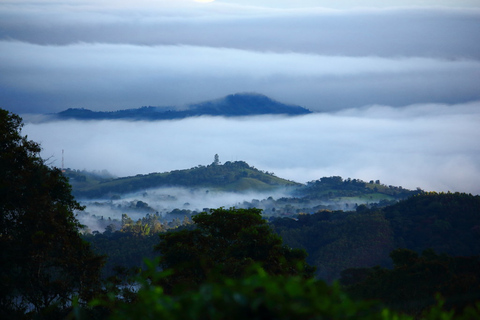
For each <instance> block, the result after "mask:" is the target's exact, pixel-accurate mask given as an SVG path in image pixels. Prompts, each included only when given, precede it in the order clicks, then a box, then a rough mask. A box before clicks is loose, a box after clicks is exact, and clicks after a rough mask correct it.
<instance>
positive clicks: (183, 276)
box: [155, 208, 314, 290]
mask: <svg viewBox="0 0 480 320" xmlns="http://www.w3.org/2000/svg"><path fill="white" fill-rule="evenodd" d="M192 220H193V221H194V222H195V228H194V229H193V230H181V231H176V232H168V233H165V234H161V235H160V239H161V240H160V243H159V244H158V245H157V246H156V247H155V249H156V250H159V251H160V253H161V254H162V257H161V260H160V266H161V267H162V268H163V269H173V270H174V273H173V274H172V275H171V276H169V277H167V278H165V279H163V283H162V285H163V286H164V287H165V289H166V290H170V289H171V288H173V287H174V286H176V287H178V286H182V285H183V286H187V287H192V286H193V287H195V286H196V285H198V284H200V283H202V282H204V281H205V280H206V279H207V278H209V277H210V278H211V277H216V276H226V277H232V278H241V277H243V276H245V275H246V273H247V271H248V270H249V269H250V267H251V266H252V265H254V264H257V265H260V266H261V267H262V268H263V269H264V270H265V271H266V272H267V273H268V274H271V275H301V276H304V277H311V276H312V275H313V272H314V268H313V267H310V266H308V265H307V264H306V262H305V258H306V256H307V254H306V252H305V251H304V250H299V249H290V248H289V247H287V246H285V245H283V244H282V239H281V238H280V236H278V235H277V234H275V233H273V232H272V230H271V229H270V227H269V226H268V224H267V222H266V221H265V220H264V219H263V218H262V217H261V210H260V209H255V208H253V209H223V208H220V209H215V210H213V211H212V212H211V213H210V214H209V213H206V212H202V213H200V214H198V215H196V216H194V217H193V218H192Z"/></svg>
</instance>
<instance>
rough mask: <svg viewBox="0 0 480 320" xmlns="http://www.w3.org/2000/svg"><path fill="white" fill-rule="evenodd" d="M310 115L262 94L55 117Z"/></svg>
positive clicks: (78, 111) (79, 111) (65, 113)
mask: <svg viewBox="0 0 480 320" xmlns="http://www.w3.org/2000/svg"><path fill="white" fill-rule="evenodd" d="M308 113H311V111H310V110H308V109H306V108H303V107H300V106H296V105H290V104H284V103H281V102H278V101H276V100H273V99H271V98H269V97H267V96H265V95H263V94H260V93H236V94H230V95H227V96H225V97H223V98H220V99H216V100H210V101H205V102H201V103H196V104H190V105H188V106H187V107H186V108H183V109H182V110H178V109H175V108H166V107H141V108H138V109H126V110H118V111H110V112H105V111H92V110H88V109H83V108H81V109H72V108H71V109H67V110H65V111H62V112H59V113H57V114H55V115H54V117H55V118H60V119H77V120H106V119H126V120H170V119H183V118H188V117H198V116H223V117H239V116H254V115H279V114H282V115H288V116H297V115H302V114H308Z"/></svg>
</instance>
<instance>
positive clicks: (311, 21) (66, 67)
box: [0, 0, 480, 113]
mask: <svg viewBox="0 0 480 320" xmlns="http://www.w3.org/2000/svg"><path fill="white" fill-rule="evenodd" d="M479 78H480V1H478V0H475V1H461V0H454V1H445V0H444V1H442V0H432V1H417V0H416V1H385V0H379V1H372V0H371V1H314V0H309V1H308V0H303V1H302V0H295V1H281V0H280V1H279V0H275V1H273V0H272V1H266V0H264V1H261V0H258V1H257V0H256V1H245V0H242V1H239V0H238V1H235V0H230V1H228V0H224V1H221V0H217V1H213V2H210V3H200V2H195V1H193V0H169V1H167V0H163V1H162V0H160V1H159V0H155V1H153V0H152V1H147V0H141V1H118V0H115V1H114V0H103V1H98V0H95V1H93V0H69V1H55V0H50V1H48V0H43V1H42V0H34V1H31V0H28V1H22V0H15V1H13V0H3V1H2V2H1V3H0V88H1V92H0V106H2V107H3V108H6V109H9V110H12V111H15V112H18V113H44V112H57V111H61V110H64V109H66V108H71V107H83V108H88V109H93V110H116V109H122V108H123V109H124V108H136V107H140V106H147V105H152V106H163V105H182V104H186V103H192V102H199V101H204V100H209V99H215V98H219V97H222V96H225V95H227V94H231V93H236V92H252V91H253V92H259V93H263V94H266V95H268V96H270V97H272V98H274V99H277V100H280V101H284V102H288V103H295V104H299V105H302V106H304V107H307V108H310V109H312V110H315V111H331V110H337V109H340V108H352V107H362V106H365V105H371V104H386V105H391V106H405V105H409V104H413V103H432V102H435V103H463V102H468V101H474V100H478V99H480V90H479Z"/></svg>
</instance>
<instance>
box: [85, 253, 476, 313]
mask: <svg viewBox="0 0 480 320" xmlns="http://www.w3.org/2000/svg"><path fill="white" fill-rule="evenodd" d="M155 265H156V263H155V262H149V268H148V270H147V271H146V272H145V273H144V274H143V275H142V276H141V277H139V278H138V281H139V283H140V284H141V287H140V289H139V291H138V294H137V298H136V299H135V300H134V301H122V300H118V299H117V298H116V297H115V296H114V295H109V296H108V297H105V298H104V299H102V300H95V301H93V302H92V304H91V305H92V307H93V308H99V307H103V308H107V309H109V310H110V312H111V315H110V317H109V319H111V320H122V319H172V320H175V319H181V320H185V319H219V320H220V319H230V320H235V319H239V320H244V319H285V320H286V319H355V320H377V319H378V320H394V319H395V320H413V317H412V316H408V315H405V314H399V313H397V312H394V311H391V310H389V309H387V308H385V307H383V306H382V305H380V304H378V303H377V302H372V301H361V300H355V299H351V298H349V296H348V295H346V294H345V293H344V292H343V291H342V290H341V288H340V287H339V285H337V284H334V285H332V286H329V285H327V284H325V282H323V281H318V280H314V279H305V278H304V277H300V276H276V275H269V274H268V273H266V272H265V271H264V270H263V269H261V268H259V267H258V266H252V271H251V272H250V275H249V276H245V277H242V278H239V279H232V278H225V277H222V278H219V279H218V278H217V279H215V281H210V280H207V281H205V282H203V283H202V284H201V285H200V286H199V287H198V288H197V289H196V290H189V291H184V292H181V293H178V294H175V295H169V294H166V293H165V291H164V289H163V288H162V287H161V286H158V285H156V284H155V283H159V282H162V281H161V279H162V278H164V277H168V273H167V274H165V273H158V272H157V271H156V268H155ZM442 303H443V302H442V300H441V299H439V302H438V304H436V305H435V306H434V307H433V308H432V309H431V310H427V311H426V312H425V313H424V314H423V315H422V316H421V317H419V318H417V319H425V320H436V319H445V320H453V319H455V320H467V319H477V318H478V317H479V316H480V304H478V305H476V306H472V307H469V308H468V309H466V310H465V312H464V313H463V314H458V315H454V314H453V313H450V312H446V311H445V310H444V309H443V308H442ZM78 311H80V310H78ZM77 314H79V315H80V314H81V313H80V312H77ZM79 319H81V317H79Z"/></svg>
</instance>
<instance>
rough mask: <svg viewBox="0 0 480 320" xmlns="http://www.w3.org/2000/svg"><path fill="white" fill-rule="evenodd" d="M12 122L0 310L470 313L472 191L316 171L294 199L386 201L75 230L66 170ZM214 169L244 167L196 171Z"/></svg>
mask: <svg viewBox="0 0 480 320" xmlns="http://www.w3.org/2000/svg"><path fill="white" fill-rule="evenodd" d="M21 127H22V121H21V118H20V117H18V116H16V115H14V114H11V113H9V112H7V111H5V110H0V138H1V140H0V148H1V151H2V152H1V154H0V168H1V170H0V178H1V179H0V182H1V184H0V210H1V220H0V245H1V247H2V255H1V257H2V260H1V265H0V266H1V267H0V277H1V282H0V283H1V288H0V289H1V290H0V291H1V294H0V312H1V314H0V316H1V317H2V319H65V318H68V319H158V318H168V319H199V318H202V319H203V318H208V319H250V318H252V319H273V318H275V319H298V318H311V319H392V320H393V319H476V318H479V317H480V260H479V251H480V216H479V215H480V196H474V195H470V194H463V193H435V192H423V191H421V190H415V191H408V190H404V189H403V188H395V187H387V186H383V185H381V184H380V182H379V181H371V182H369V183H366V182H363V181H359V180H352V179H347V180H343V179H342V178H340V177H329V178H322V179H320V180H319V181H316V182H311V183H309V184H307V185H304V186H299V188H298V189H297V190H300V191H301V192H303V193H302V195H301V196H299V197H297V198H296V199H298V201H299V202H302V201H310V200H311V199H312V198H313V199H315V200H316V199H318V198H320V197H322V196H327V197H328V196H331V195H329V193H330V192H332V191H331V190H338V192H340V193H341V194H342V195H343V196H345V197H358V196H359V195H360V193H359V190H364V191H363V192H367V191H368V190H370V192H371V193H370V194H372V195H373V194H375V193H379V192H384V193H385V192H391V193H392V194H391V197H392V198H391V199H390V200H392V203H388V204H387V203H384V204H383V205H380V204H378V203H377V204H372V203H370V204H361V205H357V206H355V207H354V208H350V209H353V210H348V211H347V210H330V209H325V208H318V210H316V211H315V212H296V213H294V214H290V215H288V216H276V215H271V214H265V213H264V211H263V210H262V209H261V208H255V207H250V208H230V209H226V208H214V209H208V210H206V211H203V212H189V211H181V210H178V211H176V212H171V213H170V214H172V215H173V216H175V214H176V215H177V216H176V217H175V218H173V219H165V218H164V217H163V216H160V215H159V214H156V213H148V214H145V216H144V217H143V218H141V219H138V220H134V219H132V218H130V217H129V215H128V214H123V215H122V218H121V221H118V222H115V221H113V220H112V221H109V220H108V219H104V220H106V221H107V223H105V224H106V226H105V229H104V230H102V231H95V232H88V230H87V229H86V228H85V226H82V225H81V224H80V223H79V221H78V220H77V218H76V217H77V214H78V213H79V212H82V210H83V209H84V207H82V206H81V205H80V203H78V202H77V201H76V200H75V198H74V197H73V195H72V189H71V186H70V185H69V183H68V180H67V177H66V176H65V175H64V174H63V173H62V171H61V170H60V169H57V168H51V167H49V166H48V165H47V164H46V163H45V161H44V160H43V159H42V158H41V157H40V156H39V152H40V146H39V145H38V144H37V143H35V142H33V141H29V140H27V138H26V137H25V136H22V135H21ZM228 166H240V167H242V170H247V169H248V170H252V169H251V167H250V166H248V165H247V164H246V163H242V162H240V163H229V164H227V165H226V166H225V164H224V165H220V164H219V163H216V162H215V161H214V163H213V164H212V165H210V166H208V167H209V168H213V169H214V170H217V169H218V170H225V168H228ZM257 171H258V170H257ZM257 171H255V170H252V172H253V173H252V174H256V173H257ZM209 172H210V171H209ZM265 174H266V173H265ZM266 175H267V176H270V177H272V179H273V178H276V177H275V176H274V175H273V174H266ZM178 177H180V176H178ZM243 178H245V177H243ZM102 179H103V178H102ZM271 181H278V180H271ZM99 184H101V182H99ZM292 184H294V185H295V183H293V182H292ZM332 186H335V188H336V189H335V188H333V187H332ZM302 189H303V190H302ZM395 197H401V198H402V199H401V200H398V199H396V198H395ZM396 200H398V201H396ZM270 201H272V200H270ZM275 201H281V199H278V200H275ZM258 203H260V201H258ZM136 206H138V209H146V208H148V204H146V203H144V202H136ZM147 211H148V210H147ZM144 258H147V259H144Z"/></svg>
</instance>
